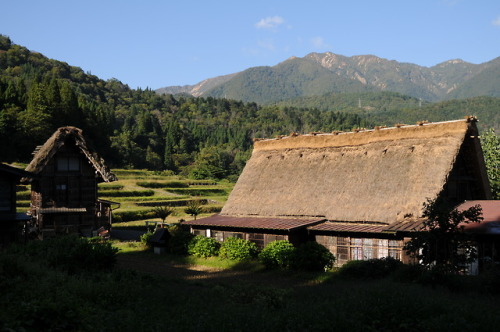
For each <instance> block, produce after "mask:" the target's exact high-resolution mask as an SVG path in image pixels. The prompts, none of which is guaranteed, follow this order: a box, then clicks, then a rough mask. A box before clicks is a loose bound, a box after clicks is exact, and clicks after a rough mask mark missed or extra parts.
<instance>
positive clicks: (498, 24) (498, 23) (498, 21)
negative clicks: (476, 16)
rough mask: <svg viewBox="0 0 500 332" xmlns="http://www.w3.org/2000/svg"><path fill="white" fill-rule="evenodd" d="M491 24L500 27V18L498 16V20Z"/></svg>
mask: <svg viewBox="0 0 500 332" xmlns="http://www.w3.org/2000/svg"><path fill="white" fill-rule="evenodd" d="M491 23H493V25H496V26H497V27H500V16H498V17H497V18H496V20H494V21H493V22H491Z"/></svg>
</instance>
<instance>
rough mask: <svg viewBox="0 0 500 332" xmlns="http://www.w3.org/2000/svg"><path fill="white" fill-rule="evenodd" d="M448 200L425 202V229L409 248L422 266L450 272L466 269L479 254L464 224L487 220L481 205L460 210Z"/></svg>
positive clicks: (415, 236)
mask: <svg viewBox="0 0 500 332" xmlns="http://www.w3.org/2000/svg"><path fill="white" fill-rule="evenodd" d="M451 206H452V205H450V204H448V203H447V202H445V201H428V202H427V203H425V204H424V213H423V217H424V218H425V220H426V221H425V222H424V229H423V230H422V231H420V232H415V234H414V235H413V236H412V238H411V240H410V241H409V242H408V243H407V244H406V245H405V247H404V248H405V249H406V251H407V252H408V254H410V255H411V256H413V257H414V258H415V259H416V260H418V261H419V262H421V264H422V265H424V266H426V267H428V268H431V267H434V266H440V268H439V270H440V271H443V270H448V272H449V273H460V272H463V271H464V269H465V268H466V266H467V265H468V264H469V263H471V262H473V261H474V260H475V259H476V257H477V252H476V251H477V249H476V246H475V245H474V243H473V241H472V240H473V239H472V237H471V235H470V234H468V233H466V232H465V231H464V225H465V224H468V223H475V222H480V221H481V220H483V217H482V209H481V207H480V206H479V205H476V206H472V207H470V208H469V209H467V210H464V211H458V210H457V209H456V208H452V207H451Z"/></svg>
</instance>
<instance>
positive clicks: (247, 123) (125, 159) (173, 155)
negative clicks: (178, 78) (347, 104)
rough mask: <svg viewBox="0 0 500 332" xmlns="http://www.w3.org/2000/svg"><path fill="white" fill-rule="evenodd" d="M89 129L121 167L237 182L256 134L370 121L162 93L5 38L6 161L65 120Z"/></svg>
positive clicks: (1, 76) (0, 103)
mask: <svg viewBox="0 0 500 332" xmlns="http://www.w3.org/2000/svg"><path fill="white" fill-rule="evenodd" d="M66 125H71V126H76V127H79V128H82V129H83V130H84V134H85V135H86V136H87V137H88V138H89V139H90V142H91V144H92V145H93V146H94V147H95V148H96V150H97V151H98V152H99V153H100V154H101V155H102V156H103V157H104V158H105V159H106V160H107V162H108V163H109V164H110V165H112V166H115V167H133V168H148V169H153V170H171V171H173V172H182V173H184V174H189V175H191V176H194V177H196V178H205V177H215V178H224V177H229V178H233V179H234V177H235V176H237V175H238V174H239V172H240V171H241V169H242V167H243V166H244V164H245V161H246V160H247V159H248V157H249V155H250V151H251V147H252V139H253V138H255V137H266V138H268V137H274V136H276V135H282V134H289V133H290V132H299V133H307V132H310V131H325V132H329V131H333V130H351V129H352V128H356V127H369V126H370V123H368V122H366V121H365V120H363V119H362V118H361V117H360V116H358V115H356V114H347V113H343V112H338V111H319V110H318V109H317V108H296V107H289V106H265V107H263V106H259V105H257V104H255V103H243V102H241V101H235V100H228V99H215V98H211V97H208V98H194V97H188V96H172V95H158V94H156V93H155V92H154V91H152V90H150V89H145V90H142V89H137V90H134V89H130V88H129V87H128V86H127V85H125V84H123V83H121V82H120V81H118V80H117V79H110V80H107V81H104V80H101V79H99V78H98V77H96V76H94V75H91V74H89V73H84V72H83V71H82V70H81V69H80V68H78V67H74V66H70V65H68V64H66V63H64V62H60V61H56V60H52V59H48V58H46V57H45V56H43V55H42V54H40V53H36V52H31V51H30V50H28V49H27V48H25V47H22V46H19V45H16V44H13V43H12V42H11V40H10V39H9V38H8V37H5V36H0V144H1V145H2V149H1V151H0V160H1V161H6V162H11V161H24V162H26V161H29V160H30V159H31V152H32V151H33V150H34V148H35V147H36V146H37V145H40V144H43V142H45V140H46V139H47V138H48V137H50V135H51V134H52V133H53V132H54V130H55V129H57V128H58V127H60V126H66Z"/></svg>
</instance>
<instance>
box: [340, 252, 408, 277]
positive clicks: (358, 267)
mask: <svg viewBox="0 0 500 332" xmlns="http://www.w3.org/2000/svg"><path fill="white" fill-rule="evenodd" d="M403 265H404V264H403V263H402V262H401V261H399V260H397V259H395V258H392V257H384V258H379V259H369V260H366V261H350V262H347V263H346V264H344V265H342V267H341V268H340V269H339V274H340V275H341V276H343V277H349V278H351V277H352V278H361V279H377V278H383V277H387V276H389V275H390V274H392V273H394V272H395V271H396V270H398V269H399V268H401V267H402V266H403Z"/></svg>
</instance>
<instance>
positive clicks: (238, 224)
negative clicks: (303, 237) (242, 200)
mask: <svg viewBox="0 0 500 332" xmlns="http://www.w3.org/2000/svg"><path fill="white" fill-rule="evenodd" d="M323 220H325V219H324V218H286V217H280V218H276V217H264V218H261V217H246V216H245V217H240V216H238V217H236V216H221V215H219V214H215V215H213V216H210V217H207V218H202V219H198V220H190V221H185V222H183V225H189V226H217V227H235V228H259V229H276V230H292V229H297V228H302V227H307V226H311V225H314V224H316V223H319V222H321V221H323Z"/></svg>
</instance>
